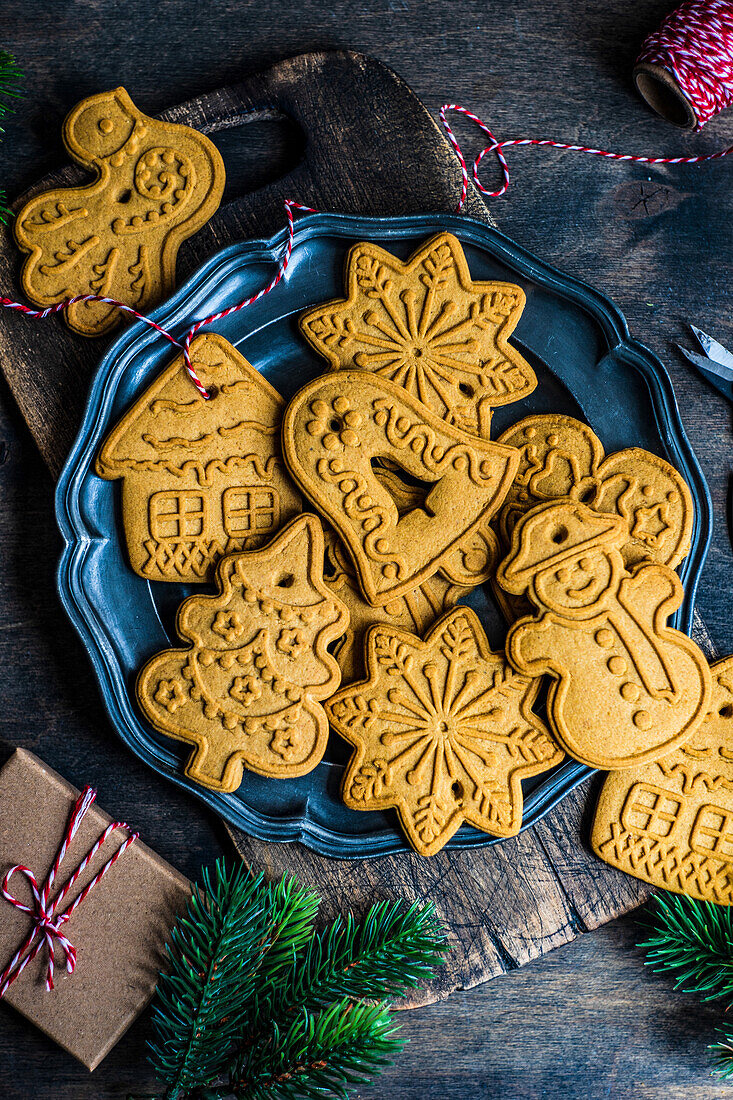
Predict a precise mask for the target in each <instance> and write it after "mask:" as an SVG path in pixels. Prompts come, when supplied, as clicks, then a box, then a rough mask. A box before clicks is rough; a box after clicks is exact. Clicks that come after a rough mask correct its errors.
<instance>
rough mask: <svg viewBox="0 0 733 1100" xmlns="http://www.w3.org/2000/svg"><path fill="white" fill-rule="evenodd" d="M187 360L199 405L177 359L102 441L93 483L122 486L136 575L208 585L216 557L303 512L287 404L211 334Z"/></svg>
mask: <svg viewBox="0 0 733 1100" xmlns="http://www.w3.org/2000/svg"><path fill="white" fill-rule="evenodd" d="M191 358H192V362H193V364H194V367H195V370H196V372H197V374H198V375H199V377H200V378H201V380H202V382H203V384H204V385H205V386H206V387H207V388H208V389H209V391H210V394H211V396H210V398H209V400H208V401H206V400H204V399H203V398H202V397H201V396H200V395H199V393H198V392H197V391H196V389H195V388H194V387H193V385H192V384H191V379H190V377H189V375H188V372H187V371H186V368H185V365H184V362H183V356H182V355H180V356H178V358H177V359H175V360H174V361H173V362H172V363H171V364H170V366H169V367H167V368H166V369H165V370H164V371H163V372H162V374H161V375H160V376H159V377H158V378H157V379H156V380H155V382H153V384H152V385H151V386H149V387H148V388H147V389H146V390H145V392H144V393H143V395H142V396H141V397H140V399H139V400H138V401H137V402H136V403H135V404H134V405H133V407H132V408H131V409H130V410H129V411H128V412H127V413H126V414H125V415H124V416H123V417H122V419H121V420H120V421H119V423H118V424H117V425H116V426H115V427H114V428H113V429H112V431H111V433H110V434H109V436H108V437H107V439H106V441H105V443H104V445H103V447H102V449H101V451H100V453H99V455H98V457H97V464H96V470H97V473H98V474H99V476H100V477H103V478H109V479H114V478H119V479H121V480H122V483H123V488H122V522H123V526H124V530H125V539H126V542H127V551H128V555H129V558H130V564H131V565H132V568H133V569H134V570H135V572H136V573H138V574H139V575H140V576H141V577H145V578H146V579H149V580H156V581H178V582H184V581H185V582H187V583H189V584H196V583H202V582H204V581H210V580H211V579H212V578H213V575H214V568H215V566H216V563H217V561H218V560H219V558H221V556H222V555H223V554H227V553H231V552H232V551H235V550H250V549H256V548H257V547H258V546H262V544H263V543H265V542H267V541H268V539H270V538H272V536H273V535H274V534H275V532H276V531H278V530H279V528H280V527H281V526H282V525H283V524H284V523H286V522H287V521H288V520H289V519H292V518H293V516H295V515H297V514H298V513H299V512H300V510H301V499H300V496H299V494H298V492H297V490H296V489H295V486H294V485H293V483H292V481H291V479H290V477H289V475H288V473H287V470H286V469H285V465H284V463H283V460H282V456H281V453H280V422H281V419H282V413H283V408H284V402H283V400H282V398H281V397H280V395H279V394H278V392H277V391H276V390H274V389H273V388H272V386H271V385H270V383H269V382H267V381H266V380H265V379H264V378H263V377H262V375H261V374H260V373H259V371H257V370H255V368H254V367H253V366H252V365H251V364H250V363H248V362H247V360H246V359H245V358H244V357H243V356H241V355H240V354H239V352H238V351H237V350H236V348H234V347H233V346H232V345H231V344H230V343H228V341H226V340H225V339H224V338H223V337H222V336H218V335H216V334H215V333H206V334H204V335H202V336H198V337H196V339H195V340H194V341H193V342H192V344H191Z"/></svg>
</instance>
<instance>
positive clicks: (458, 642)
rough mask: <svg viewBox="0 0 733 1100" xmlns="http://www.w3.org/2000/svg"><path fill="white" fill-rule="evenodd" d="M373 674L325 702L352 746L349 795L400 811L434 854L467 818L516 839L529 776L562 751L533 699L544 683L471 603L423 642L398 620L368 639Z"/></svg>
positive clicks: (369, 806)
mask: <svg viewBox="0 0 733 1100" xmlns="http://www.w3.org/2000/svg"><path fill="white" fill-rule="evenodd" d="M366 661H367V666H368V678H367V679H366V680H364V681H363V682H361V683H357V684H352V685H349V686H347V687H344V688H342V689H341V690H340V691H339V692H338V694H337V695H335V696H334V698H333V699H331V700H330V701H329V703H328V704H327V709H328V714H329V717H330V720H331V724H332V725H333V727H334V729H335V730H336V731H337V732H338V733H339V734H340V735H341V736H342V737H343V738H345V739H346V740H347V741H348V742H350V744H352V745H353V746H354V747H355V752H354V754H353V755H352V758H351V760H350V762H349V765H348V768H347V770H346V773H345V775H344V779H343V784H342V793H343V797H344V801H345V802H346V805H347V806H350V807H351V808H352V809H357V810H376V809H380V810H384V809H386V808H389V807H394V808H396V809H397V812H398V814H399V817H400V821H401V823H402V826H403V828H404V830H405V833H406V835H407V838H408V840H409V841H410V844H411V845H412V846H413V847H414V848H415V850H416V851H417V852H419V853H420V854H421V855H425V856H429V855H434V854H435V853H436V852H437V851H439V850H440V849H441V848H442V847H443V845H444V844H446V842H447V841H448V840H450V838H451V837H452V836H453V834H454V833H455V832H456V830H457V829H458V828H459V827H460V826H461V824H462V823H463V822H464V821H466V822H468V823H470V824H471V825H474V826H475V827H476V828H477V829H481V830H483V831H484V832H487V833H490V834H492V835H493V836H502V837H506V836H513V835H514V834H515V833H517V832H518V831H519V828H520V826H521V821H522V788H521V780H522V778H524V777H527V776H531V775H536V774H537V773H538V772H541V771H545V770H547V769H548V768H551V767H553V766H554V765H555V764H558V763H559V762H560V761H561V760H562V758H563V754H562V751H561V750H560V749H559V748H558V746H557V745H556V744H555V743H554V741H553V740H552V738H551V736H550V734H549V733H548V731H547V729H546V728H545V727H544V725H543V723H542V722H541V721H540V719H539V718H538V717H537V716H536V715H535V714H534V713H533V711H532V709H531V707H532V703H533V702H534V699H535V697H536V695H537V690H538V682H537V681H533V680H531V679H528V678H527V677H525V676H520V675H518V674H517V673H516V672H514V671H513V669H512V668H511V667H510V666H509V664H508V663H507V661H506V659H505V657H504V655H503V654H501V653H492V651H491V650H490V648H489V645H488V642H487V640H486V636H485V634H484V632H483V629H482V627H481V624H480V622H479V620H478V618H477V617H476V615H475V614H474V612H473V611H470V610H469V609H468V608H455V609H454V610H453V611H451V612H449V613H448V614H447V615H446V616H444V618H442V619H441V620H440V621H439V622H438V623H437V624H436V625H435V626H434V627H433V628H432V630H431V631H430V633H429V634H428V635H427V637H426V638H425V640H424V641H421V640H420V639H419V638H417V637H416V636H415V635H414V634H410V633H408V632H407V631H404V630H400V629H398V628H396V627H391V626H386V625H385V626H373V627H371V629H370V630H369V632H368V634H367V637H366Z"/></svg>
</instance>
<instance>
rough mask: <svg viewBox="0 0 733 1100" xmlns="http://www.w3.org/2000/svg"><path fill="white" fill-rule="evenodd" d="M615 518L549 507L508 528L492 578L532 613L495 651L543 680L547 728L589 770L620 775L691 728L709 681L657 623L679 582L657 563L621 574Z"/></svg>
mask: <svg viewBox="0 0 733 1100" xmlns="http://www.w3.org/2000/svg"><path fill="white" fill-rule="evenodd" d="M627 537H628V528H627V525H626V523H625V522H624V520H623V518H622V517H621V516H619V515H613V514H601V513H598V512H594V511H592V509H590V508H588V507H587V506H586V505H585V504H581V503H580V502H577V501H563V502H560V503H553V502H549V503H546V504H541V505H539V506H538V507H537V508H534V509H533V510H532V511H531V512H528V513H527V515H526V516H524V517H523V518H522V519H521V520H520V521H519V523H518V524H517V525H516V527H515V528H514V533H513V537H512V549H511V551H510V553H509V555H508V557H507V558H505V559H504V561H503V562H502V563H501V565H500V566H499V569H498V572H497V580H498V581H499V584H500V585H501V586H502V587H503V588H504V589H506V591H507V592H510V593H513V594H515V595H525V596H527V597H528V598H529V600H530V602H531V603H532V605H533V606H534V607H535V608H536V613H535V616H534V617H526V618H523V619H520V620H519V622H518V623H516V624H515V626H513V627H512V629H511V630H510V632H509V635H508V637H507V642H506V652H507V656H508V657H509V660H510V661H511V663H512V664H513V665H514V667H515V668H516V669H517V670H518V671H519V672H522V673H524V674H526V675H528V676H541V675H542V674H544V673H546V674H548V675H549V676H551V677H553V679H554V681H555V683H554V684H553V685H552V687H551V689H550V694H549V696H548V704H547V705H548V714H549V716H550V720H551V724H552V729H553V732H554V733H555V735H556V736H557V738H558V740H559V741H560V743H561V744H562V745H563V747H564V748H565V749H566V750H567V751H568V752H569V753H570V755H571V756H574V757H575V758H576V759H577V760H580V761H581V762H582V763H584V764H588V765H589V766H590V767H596V768H603V769H609V770H610V769H614V768H631V767H634V766H635V765H638V764H642V763H647V762H649V761H652V760H656V759H658V758H659V757H661V756H664V755H665V754H667V753H670V752H672V751H673V750H674V749H677V748H679V747H680V746H681V745H683V744H684V742H685V741H687V740H689V738H690V737H691V735H692V734H693V733H694V731H695V730H696V729H697V727H698V726H699V725H700V723H701V722H702V720H703V718H704V716H705V713H706V711H707V706H708V698H709V693H710V672H709V670H708V664H707V661H706V660H705V657H704V656H703V654H702V653H701V652H700V650H699V649H698V647H697V646H696V645H695V643H694V642H693V641H691V639H690V638H688V637H687V636H686V635H684V634H682V633H681V632H680V631H678V630H673V629H672V628H671V627H669V626H667V625H666V621H667V619H668V618H669V616H670V615H671V614H672V612H673V611H675V610H676V609H677V608H678V607H679V605H680V603H681V602H682V596H683V591H682V585H681V583H680V580H679V578H678V576H677V574H676V573H674V572H673V570H671V569H669V568H667V566H664V565H656V564H651V563H644V562H642V563H641V564H639V565H635V566H632V568H631V569H630V570H628V569H627V568H626V567H625V565H624V560H623V556H622V553H621V549H622V547H623V546H624V544H625V542H626V539H627Z"/></svg>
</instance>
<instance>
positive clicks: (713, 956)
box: [639, 894, 733, 1002]
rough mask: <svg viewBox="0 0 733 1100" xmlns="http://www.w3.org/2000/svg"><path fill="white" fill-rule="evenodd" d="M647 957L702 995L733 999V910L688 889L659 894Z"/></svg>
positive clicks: (658, 968) (653, 903)
mask: <svg viewBox="0 0 733 1100" xmlns="http://www.w3.org/2000/svg"><path fill="white" fill-rule="evenodd" d="M639 946H640V947H642V948H643V950H644V951H646V962H647V965H648V966H651V967H653V969H654V970H656V971H658V972H666V973H668V974H670V975H672V976H673V977H674V979H675V989H680V988H681V989H683V990H684V991H685V993H697V994H698V996H700V997H701V998H702V1000H703V1001H715V1000H718V999H723V1000H726V1001H728V1002H730V1001H731V1000H733V912H732V911H731V909H730V908H729V907H728V906H722V905H713V904H712V902H708V901H695V899H694V898H688V897H685V895H684V894H658V895H656V896H655V897H654V898H653V899H652V901H651V903H650V909H649V935H648V937H647V939H646V940H644V941H643V942H642V943H641V944H640V945H639Z"/></svg>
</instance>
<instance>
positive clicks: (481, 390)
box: [300, 233, 537, 439]
mask: <svg viewBox="0 0 733 1100" xmlns="http://www.w3.org/2000/svg"><path fill="white" fill-rule="evenodd" d="M346 286H347V295H348V297H347V298H345V299H338V300H335V301H331V302H326V303H325V304H323V305H318V306H315V307H314V308H313V309H310V310H308V312H307V313H305V314H304V315H303V316H302V317H301V320H300V328H301V331H302V333H303V335H304V336H305V338H306V339H307V340H308V341H309V343H310V344H311V345H312V346H313V347H314V348H315V349H316V351H317V352H319V354H321V355H323V356H324V358H326V359H327V360H328V362H329V363H330V364H331V367H332V368H333V369H334V370H339V369H343V368H352V369H353V368H354V367H358V368H359V369H360V370H368V371H375V372H376V373H377V374H381V375H383V376H384V377H386V378H389V379H391V380H392V381H394V382H396V383H398V385H401V386H404V387H405V389H407V390H408V391H409V392H410V393H411V394H413V395H414V396H415V397H418V398H419V399H420V400H421V401H422V402H423V403H424V404H426V405H427V406H428V407H429V408H430V409H432V411H433V412H434V413H436V414H437V415H438V416H440V417H442V418H443V419H445V420H447V421H448V422H449V423H452V424H455V425H456V426H457V427H459V428H462V429H463V430H464V431H466V432H469V433H470V434H472V435H480V436H483V437H484V438H486V439H487V438H488V436H489V427H490V424H491V413H492V409H494V408H495V407H496V406H498V405H506V404H509V403H510V402H512V401H518V400H519V399H520V398H522V397H526V396H527V394H529V393H531V392H532V390H533V389H534V388H535V386H536V385H537V379H536V377H535V374H534V371H533V370H532V368H531V366H530V365H529V363H528V362H527V361H526V360H525V359H524V358H523V357H522V356H521V355H520V354H519V352H518V351H517V350H516V348H514V347H512V346H511V344H510V343H509V336H510V335H511V333H512V332H513V331H514V328H515V327H516V324H517V321H518V320H519V318H520V316H521V313H522V310H523V309H524V304H525V294H524V291H523V290H522V289H521V287H519V286H515V285H514V284H513V283H501V282H495V281H493V280H481V281H474V280H472V278H471V273H470V271H469V268H468V264H467V262H466V257H465V255H464V253H463V249H462V248H461V245H460V242H459V241H458V240H457V238H456V237H454V236H453V235H452V234H450V233H439V234H438V235H437V236H436V237H432V238H431V239H430V240H428V241H426V242H425V244H423V245H422V246H421V247H420V248H419V249H418V250H417V251H416V252H415V253H413V255H412V256H410V258H409V259H408V260H407V261H406V263H402V262H401V261H400V260H399V259H397V257H396V256H393V255H392V254H391V253H389V252H386V251H385V250H384V249H383V248H379V247H378V246H377V245H375V244H371V243H369V242H364V243H361V244H357V245H354V247H353V248H352V249H351V251H350V252H349V255H348V259H347V264H346Z"/></svg>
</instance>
